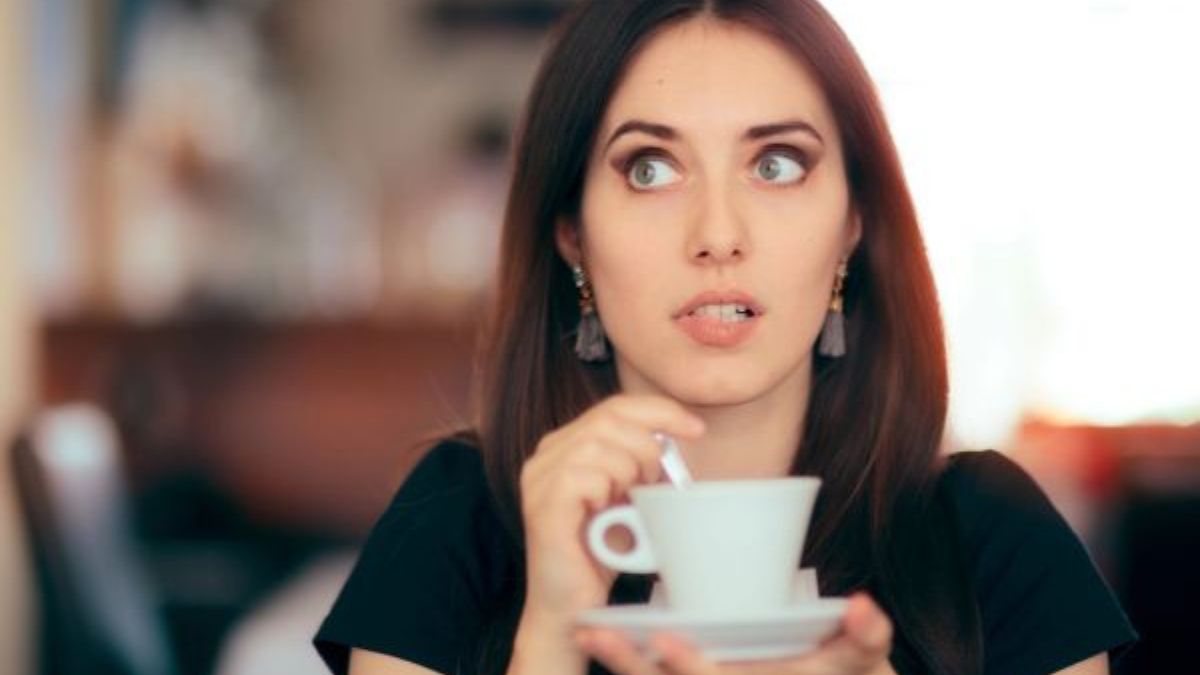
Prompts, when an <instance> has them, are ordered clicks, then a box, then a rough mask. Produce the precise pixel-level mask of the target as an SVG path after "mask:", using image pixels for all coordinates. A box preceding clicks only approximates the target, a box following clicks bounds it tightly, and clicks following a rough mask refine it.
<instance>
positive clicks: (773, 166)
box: [757, 152, 808, 183]
mask: <svg viewBox="0 0 1200 675" xmlns="http://www.w3.org/2000/svg"><path fill="white" fill-rule="evenodd" d="M757 171H758V175H759V177H760V178H762V179H764V180H766V181H768V182H771V183H795V182H797V181H799V180H800V179H802V178H804V176H805V175H806V174H807V173H808V170H807V169H805V168H804V165H803V164H801V163H800V162H799V161H798V160H797V159H796V158H794V157H791V156H790V155H788V154H785V153H782V152H772V153H769V154H766V155H763V156H762V158H761V159H759V160H758V167H757Z"/></svg>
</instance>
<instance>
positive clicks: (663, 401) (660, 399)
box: [605, 394, 704, 439]
mask: <svg viewBox="0 0 1200 675" xmlns="http://www.w3.org/2000/svg"><path fill="white" fill-rule="evenodd" d="M605 403H606V404H607V405H606V406H605V410H606V411H607V412H611V413H612V414H614V415H616V416H618V417H620V418H622V419H625V420H628V421H630V422H634V423H636V424H638V425H640V426H641V427H643V428H645V429H647V430H649V431H652V432H653V431H661V432H663V433H665V434H670V435H672V436H677V437H680V438H688V439H696V438H699V437H700V436H701V435H702V434H703V433H704V420H703V419H702V418H701V417H700V416H698V415H696V414H695V413H693V412H691V411H689V410H688V409H687V408H685V407H683V405H682V404H680V403H679V402H678V401H674V400H671V399H669V398H666V397H665V396H650V395H628V394H624V395H617V396H614V397H612V398H610V399H608V400H606V401H605Z"/></svg>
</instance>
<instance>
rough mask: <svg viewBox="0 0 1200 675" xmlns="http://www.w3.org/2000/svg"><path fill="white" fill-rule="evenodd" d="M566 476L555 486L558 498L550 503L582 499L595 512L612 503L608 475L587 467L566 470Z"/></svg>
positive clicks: (611, 482)
mask: <svg viewBox="0 0 1200 675" xmlns="http://www.w3.org/2000/svg"><path fill="white" fill-rule="evenodd" d="M567 474H568V475H567V476H565V478H566V480H563V481H561V482H559V483H558V485H557V486H556V487H557V489H558V490H560V492H559V493H558V494H559V495H560V496H559V497H557V498H555V499H554V500H553V501H552V502H551V503H554V504H565V503H567V501H569V500H570V499H571V498H575V499H582V500H583V501H584V503H585V504H587V506H588V508H590V509H591V510H592V511H593V512H595V511H600V510H603V509H605V508H607V507H608V505H609V504H611V503H612V502H613V496H614V495H613V493H614V487H613V481H612V478H610V477H609V476H608V474H606V473H604V472H603V471H597V470H596V469H594V468H588V467H571V468H569V469H567ZM576 503H578V502H576Z"/></svg>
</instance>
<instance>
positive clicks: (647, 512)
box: [587, 476, 821, 616]
mask: <svg viewBox="0 0 1200 675" xmlns="http://www.w3.org/2000/svg"><path fill="white" fill-rule="evenodd" d="M820 486H821V480H820V479H819V478H815V477H812V476H801V477H793V478H771V479H758V480H728V481H701V482H696V483H692V484H691V485H689V486H687V487H685V488H677V487H675V486H673V485H669V484H656V485H642V486H638V487H635V488H633V489H632V490H630V497H631V499H632V501H633V504H632V505H623V506H615V507H612V508H609V509H606V510H605V511H602V512H600V513H598V514H596V516H595V517H593V518H592V520H591V522H590V523H589V524H588V528H587V544H588V548H589V549H590V550H591V552H592V554H593V555H594V556H595V557H596V559H597V560H598V561H600V563H601V564H603V565H605V566H606V567H609V568H611V569H613V570H616V571H619V572H632V573H640V574H649V573H651V572H658V573H659V575H660V577H661V579H662V583H663V586H664V589H665V591H666V597H667V604H668V605H669V606H670V607H671V608H672V609H675V610H680V611H685V612H696V613H702V614H706V615H709V614H712V615H721V616H737V615H740V614H753V613H757V612H762V611H769V610H773V609H780V608H783V607H786V606H787V605H788V604H789V603H790V602H792V599H793V597H794V591H795V589H794V585H795V579H796V570H797V569H798V568H799V566H800V554H801V552H802V551H803V548H804V538H805V535H806V534H807V532H808V523H809V520H810V518H811V517H812V509H813V504H814V503H815V502H816V496H817V491H818V490H819V489H820ZM619 525H624V526H625V527H627V528H629V530H630V532H632V533H633V539H634V544H633V548H632V549H630V550H629V551H627V552H621V551H616V550H613V549H612V548H611V547H609V546H608V544H607V542H606V541H605V534H606V532H607V531H608V530H609V529H610V528H612V527H615V526H619Z"/></svg>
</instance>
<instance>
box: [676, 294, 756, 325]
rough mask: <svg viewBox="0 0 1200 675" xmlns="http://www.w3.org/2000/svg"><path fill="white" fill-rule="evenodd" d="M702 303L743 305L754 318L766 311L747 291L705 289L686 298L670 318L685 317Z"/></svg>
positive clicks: (702, 304)
mask: <svg viewBox="0 0 1200 675" xmlns="http://www.w3.org/2000/svg"><path fill="white" fill-rule="evenodd" d="M704 305H745V306H746V307H749V308H750V311H751V312H754V318H755V319H757V318H758V317H760V316H762V315H763V314H766V313H767V312H766V310H765V309H763V306H762V305H760V304H758V301H757V300H755V299H754V296H752V295H750V294H749V293H745V292H742V291H739V290H736V289H734V290H728V291H705V292H703V293H700V294H699V295H697V296H695V297H694V298H692V299H691V300H688V301H687V303H686V304H684V306H683V307H680V308H679V311H677V312H675V315H674V316H672V317H671V318H673V319H676V320H678V319H682V318H685V317H687V316H688V315H690V314H691V313H692V312H694V311H696V310H697V309H699V308H701V307H703V306H704Z"/></svg>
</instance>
